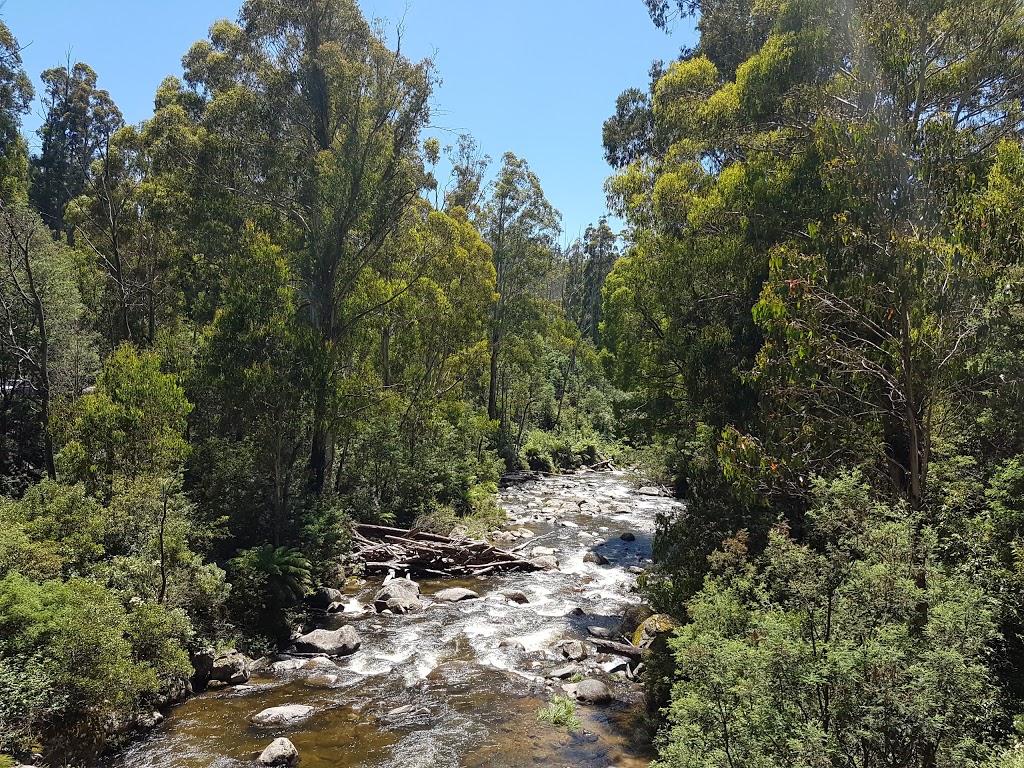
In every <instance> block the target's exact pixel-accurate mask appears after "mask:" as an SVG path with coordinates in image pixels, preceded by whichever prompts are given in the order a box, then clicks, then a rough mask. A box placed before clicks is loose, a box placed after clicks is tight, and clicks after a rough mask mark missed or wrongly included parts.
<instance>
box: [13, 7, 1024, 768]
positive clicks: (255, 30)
mask: <svg viewBox="0 0 1024 768" xmlns="http://www.w3.org/2000/svg"><path fill="white" fill-rule="evenodd" d="M633 1H634V2H637V3H638V2H639V1H640V0H633ZM644 2H645V3H646V5H647V7H648V10H649V11H650V15H651V19H652V22H653V23H654V24H656V25H658V26H661V27H664V28H665V29H666V30H668V31H671V29H672V28H673V27H674V26H675V25H679V24H682V23H686V22H687V20H692V21H693V22H695V23H696V26H697V30H698V32H699V38H698V40H697V43H696V44H695V45H694V46H693V47H692V48H686V49H683V50H682V51H681V52H680V55H679V57H678V59H677V60H675V61H672V62H654V64H653V65H652V66H651V69H650V71H649V73H647V78H646V80H644V79H643V73H637V75H638V77H637V79H638V81H639V82H640V85H639V86H638V87H636V88H631V89H629V90H627V91H626V92H624V93H623V94H622V95H621V96H620V97H619V99H618V101H617V103H616V104H609V105H608V111H609V112H610V113H613V114H611V116H610V117H609V119H608V120H607V122H606V123H605V124H604V150H605V157H606V159H607V161H608V163H609V165H610V166H611V169H612V176H611V177H610V179H609V180H608V183H607V186H606V191H607V194H608V200H609V206H610V207H611V210H612V213H613V214H614V215H615V217H616V218H615V219H612V220H611V221H609V220H607V219H605V218H601V219H599V220H598V221H597V223H595V224H594V225H593V226H591V227H590V228H588V229H587V230H586V233H585V234H584V235H583V236H582V237H581V238H580V239H578V240H577V241H575V242H572V243H570V244H566V243H565V242H564V241H563V240H562V239H561V237H562V232H561V228H560V215H559V213H558V211H557V210H556V209H555V207H554V206H553V205H552V204H551V203H550V202H549V201H548V200H547V199H546V197H545V194H544V192H543V189H542V187H541V183H540V180H539V179H538V177H537V175H536V174H535V173H534V172H533V171H532V170H531V168H530V166H529V164H528V162H527V160H525V159H523V158H521V157H518V156H516V155H515V154H513V153H511V152H506V153H505V154H504V155H503V156H502V157H501V160H500V162H495V163H492V162H491V159H490V157H488V156H487V155H486V154H485V153H484V151H483V149H482V148H481V147H480V145H479V144H478V142H477V141H476V140H475V139H474V138H473V137H471V136H468V135H464V136H461V137H459V138H458V139H457V140H455V141H453V143H452V145H451V146H442V143H441V142H440V141H439V140H438V139H436V138H433V137H428V135H427V134H428V133H429V128H430V125H431V123H430V110H431V104H432V93H433V90H434V89H435V86H436V85H437V82H438V73H437V72H436V71H435V69H434V65H433V63H432V62H431V61H430V60H424V61H419V62H416V61H411V60H409V59H408V58H406V57H405V56H404V55H402V54H401V53H399V52H397V51H396V50H393V49H392V48H391V47H389V44H388V42H387V39H386V37H385V36H384V35H383V33H382V32H381V30H380V29H379V28H378V27H376V26H375V25H372V24H370V23H368V22H367V21H366V20H365V19H364V17H363V15H362V13H361V12H360V10H359V8H358V6H357V4H356V2H355V0H303V2H286V1H285V0H246V2H244V4H243V5H242V8H241V11H240V14H239V17H238V19H237V21H236V22H228V21H218V22H216V23H215V24H214V25H213V26H212V27H211V28H210V33H209V38H208V39H206V40H202V41H199V42H197V43H195V45H193V46H192V48H191V49H190V50H188V51H187V52H186V53H185V55H184V58H183V60H182V61H183V75H182V77H181V78H178V77H169V78H167V79H166V80H165V81H164V82H163V84H162V85H161V86H160V88H159V90H158V92H157V93H156V95H155V100H154V112H153V114H152V116H151V117H150V118H149V119H147V120H145V121H144V122H142V123H141V124H139V125H127V124H126V123H125V121H124V119H123V117H122V115H121V113H120V111H119V110H118V107H117V105H116V104H115V103H114V102H113V100H112V99H111V97H110V95H109V94H108V93H107V92H106V91H104V90H103V89H102V88H101V87H100V85H99V83H100V81H101V75H102V73H100V74H97V73H96V72H94V71H93V70H92V69H91V68H90V67H89V66H88V65H87V64H86V63H81V62H79V63H72V62H71V61H70V60H69V61H68V62H67V63H66V64H62V65H58V66H56V67H55V68H53V69H49V70H47V71H45V72H43V73H42V74H41V82H42V89H43V90H42V92H41V94H40V96H41V102H42V104H43V109H44V112H45V119H44V121H43V124H42V126H41V128H40V129H39V131H38V141H33V142H31V144H32V145H34V146H35V145H37V146H38V150H37V151H35V150H30V148H29V147H30V142H29V141H28V138H27V137H26V136H24V135H23V133H22V124H21V121H22V118H23V116H24V115H25V114H26V113H27V111H28V109H29V106H30V104H31V103H32V100H33V98H34V97H35V92H34V88H33V84H32V80H31V78H30V77H29V74H28V73H26V72H25V70H24V67H23V65H22V61H21V56H20V50H21V49H20V47H19V44H18V41H17V39H16V37H15V35H16V34H17V30H9V29H8V28H7V27H6V26H5V25H4V24H3V23H2V22H0V252H2V256H0V307H2V310H3V311H2V313H0V324H2V327H0V765H2V764H5V760H6V759H7V758H5V757H4V755H9V756H10V758H11V759H12V760H21V761H29V760H31V759H33V755H35V756H36V758H35V759H36V762H41V763H43V764H47V765H52V766H57V765H69V764H88V763H90V762H91V761H93V760H95V758H96V757H97V756H98V755H99V754H100V753H101V752H102V751H103V749H105V748H106V747H107V746H108V744H107V742H108V741H109V740H111V739H113V740H114V741H116V738H117V736H118V735H124V734H126V733H127V731H128V729H126V728H119V727H118V725H119V724H126V723H129V722H131V721H132V719H133V718H134V717H136V716H137V715H138V714H139V713H143V712H151V711H152V710H153V708H154V707H155V706H159V703H160V702H161V701H166V700H167V697H168V696H169V695H170V694H169V691H171V690H172V689H174V687H175V686H176V685H179V684H180V681H184V680H187V679H188V678H189V677H190V675H191V674H192V671H193V668H192V661H191V660H190V654H194V653H195V652H197V651H198V650H199V649H201V648H204V647H206V646H215V647H219V648H220V647H228V646H229V645H234V646H237V647H239V648H242V649H243V650H245V651H247V652H248V653H250V654H251V655H253V656H256V655H259V654H262V653H270V652H272V651H273V650H274V649H275V648H276V646H277V644H278V643H279V642H282V641H284V640H287V638H288V635H289V632H290V631H291V629H292V627H293V626H294V616H295V614H296V612H297V611H299V610H301V603H302V599H303V597H304V596H306V595H308V594H309V593H310V592H311V591H312V590H313V588H315V587H319V586H331V587H333V586H340V585H342V584H343V583H344V581H345V579H346V577H347V576H349V575H351V572H350V571H349V570H346V559H345V556H346V552H347V551H348V550H349V548H350V541H349V536H350V533H349V531H350V526H349V523H350V522H352V521H359V522H368V523H382V524H396V525H404V526H410V525H416V526H419V527H423V528H429V529H433V530H436V531H439V532H442V533H447V532H448V531H450V530H451V529H452V528H453V527H455V526H457V525H458V526H460V527H465V528H466V529H467V530H479V531H483V530H488V529H489V528H492V527H494V526H495V525H498V524H500V521H501V520H502V518H503V516H504V513H503V512H502V511H501V509H500V508H499V507H498V505H497V503H496V492H497V486H498V482H499V479H500V476H501V475H502V474H503V473H505V472H510V471H515V470H520V469H525V468H531V469H533V470H537V471H544V472H557V471H561V470H571V469H574V468H578V467H580V466H584V465H592V464H596V463H598V462H600V461H601V460H603V459H604V458H605V457H607V456H611V455H613V454H618V453H619V452H622V451H628V452H629V453H628V455H629V457H630V459H631V460H632V461H635V462H637V463H638V464H640V465H642V467H643V470H644V472H645V473H646V474H647V476H648V477H649V478H652V479H653V480H657V481H661V482H664V483H665V484H666V485H670V486H671V487H673V488H674V489H675V491H676V494H677V495H678V496H679V497H680V498H681V499H683V500H684V501H685V509H684V511H683V512H681V513H679V514H676V515H672V516H665V517H662V518H661V519H660V520H659V528H658V531H657V536H656V538H655V542H654V554H655V558H654V563H653V565H652V566H651V568H649V569H648V570H647V572H646V573H644V574H643V576H641V587H642V590H643V593H644V596H645V598H646V599H647V600H648V601H649V602H650V604H651V605H652V606H653V608H654V609H656V610H657V611H658V612H659V613H662V614H668V615H669V616H671V617H674V619H676V620H677V621H678V622H679V628H678V629H677V630H675V631H674V633H673V635H672V637H671V638H670V639H669V640H668V641H667V644H666V646H665V647H664V648H662V649H661V651H660V652H659V655H658V657H657V659H656V660H655V661H651V662H650V663H649V665H648V671H647V674H646V681H645V682H646V686H647V690H648V700H649V702H650V709H651V712H652V718H653V719H654V722H655V724H656V727H657V729H658V737H657V747H658V750H659V754H660V757H659V761H658V763H657V765H659V766H664V768H670V767H671V768H784V767H785V768H824V767H826V766H828V767H834V768H840V767H842V768H960V767H962V766H982V767H987V768H1019V767H1020V766H1022V765H1024V749H1021V748H1020V747H1018V744H1019V743H1020V740H1022V739H1024V390H1022V384H1024V247H1022V232H1024V144H1022V140H1024V109H1022V96H1024V7H1022V5H1021V3H1020V0H847V1H846V2H835V0H644ZM451 76H457V73H451ZM440 167H444V168H448V167H451V168H452V172H451V174H450V176H449V177H448V178H438V176H439V175H440V173H439V170H438V169H439V168H440ZM616 221H623V222H625V225H626V229H625V231H624V232H623V233H622V234H621V235H620V234H619V233H617V232H616V231H615V229H616Z"/></svg>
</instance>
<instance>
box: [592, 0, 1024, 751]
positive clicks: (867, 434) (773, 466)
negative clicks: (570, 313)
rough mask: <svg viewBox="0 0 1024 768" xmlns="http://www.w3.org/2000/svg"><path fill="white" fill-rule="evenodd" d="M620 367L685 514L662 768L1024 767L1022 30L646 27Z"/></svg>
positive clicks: (954, 14) (697, 12)
mask: <svg viewBox="0 0 1024 768" xmlns="http://www.w3.org/2000/svg"><path fill="white" fill-rule="evenodd" d="M647 5H648V7H649V9H650V11H651V15H652V18H653V20H654V21H655V22H656V23H657V24H659V25H663V26H668V27H671V26H672V25H673V24H675V23H679V22H680V20H681V19H684V18H687V17H690V18H693V19H695V20H697V27H698V30H699V32H700V37H699V41H698V42H697V44H696V46H695V47H693V48H692V49H688V50H684V51H683V53H682V55H681V57H680V58H679V60H677V61H674V62H671V63H664V64H656V65H655V66H654V67H653V68H652V71H651V73H650V80H649V81H648V82H646V83H644V84H642V85H641V86H640V87H638V88H635V89H632V90H629V91H627V92H625V93H623V95H622V96H621V97H620V99H619V102H618V105H617V110H616V112H615V114H614V115H613V116H612V117H611V118H610V119H609V120H608V122H607V123H606V124H605V143H606V153H607V158H608V161H609V162H610V163H611V164H612V165H613V166H615V167H616V168H617V172H616V173H615V175H614V177H613V178H612V179H611V180H610V181H609V185H608V189H609V193H610V196H611V199H612V200H613V201H614V203H615V205H616V207H617V210H618V212H619V213H620V214H621V215H623V216H624V217H625V218H626V219H627V220H628V221H629V223H630V225H631V228H632V231H631V237H630V240H631V242H630V245H629V248H628V251H627V254H626V258H624V259H623V260H621V261H620V262H619V263H618V264H617V265H616V267H615V269H614V271H613V272H612V274H611V277H610V279H609V284H608V286H607V288H606V292H605V308H604V313H605V318H606V320H605V329H604V333H603V338H604V340H605V342H606V343H607V344H608V345H609V346H610V348H611V349H612V351H613V352H614V353H615V354H614V364H615V367H616V372H617V379H618V383H619V384H620V386H622V387H624V388H627V389H629V390H631V392H632V395H631V397H632V398H634V399H635V401H636V403H638V404H640V405H641V408H640V412H641V414H642V419H641V420H640V422H639V423H638V424H636V426H635V428H636V429H638V430H649V431H651V432H652V433H653V434H657V435H660V437H661V440H662V442H663V443H664V444H665V445H666V447H667V449H668V450H669V451H670V452H671V456H672V459H671V461H670V465H669V469H670V470H671V471H672V472H673V473H674V475H675V476H676V478H677V489H678V491H679V492H680V493H681V494H682V495H683V496H684V497H685V498H686V500H687V509H686V512H685V513H684V514H681V515H679V516H677V517H675V518H674V519H664V520H663V521H662V524H661V529H660V531H659V536H658V539H657V540H656V543H655V546H656V554H657V556H656V565H655V569H654V571H653V572H652V573H650V574H648V578H647V590H648V592H649V595H650V597H651V598H652V599H653V600H654V601H655V602H656V603H657V605H658V606H659V607H660V608H661V609H662V610H664V611H667V612H669V613H671V614H673V615H675V616H676V617H677V618H679V619H681V620H683V621H685V622H686V625H685V627H684V628H683V629H681V630H680V631H679V632H678V633H676V635H675V637H674V639H672V640H671V641H670V643H669V645H670V654H669V658H667V659H666V660H665V662H664V668H663V670H662V673H661V675H660V676H658V677H656V678H653V679H652V680H651V681H650V682H651V684H652V686H653V687H654V688H655V689H658V692H659V693H660V695H661V696H662V697H664V698H663V701H665V702H666V703H667V709H666V710H665V711H664V715H665V718H666V719H665V723H664V728H663V731H662V737H661V743H660V749H661V755H662V757H661V762H660V763H659V764H660V765H664V766H680V767H683V766H686V767H687V768H696V767H697V766H709V767H710V766H730V768H736V767H738V766H858V767H860V768H868V767H872V768H873V767H874V766H921V767H922V768H931V767H934V766H950V767H952V766H967V765H988V764H989V761H994V763H995V764H998V765H1006V766H1010V765H1012V766H1016V765H1019V764H1020V752H1019V751H1013V750H1011V751H1008V752H1006V753H1003V752H1002V750H1003V749H1006V748H1009V747H1012V745H1013V744H1014V743H1015V740H1016V738H1017V736H1018V731H1017V728H1018V727H1019V722H1020V721H1019V719H1018V717H1019V715H1020V714H1021V713H1022V696H1024V655H1022V651H1024V647H1022V631H1024V624H1022V609H1024V603H1022V601H1021V595H1022V592H1021V586H1022V584H1021V574H1022V573H1024V561H1022V559H1021V558H1022V548H1021V543H1022V541H1024V539H1022V535H1024V528H1022V523H1024V518H1022V513H1024V420H1022V414H1024V410H1022V394H1024V393H1022V389H1021V385H1022V379H1021V374H1022V373H1024V370H1022V363H1024V351H1022V344H1021V342H1022V331H1024V281H1022V277H1024V261H1022V250H1021V231H1022V230H1021V225H1022V220H1021V200H1022V194H1024V154H1022V148H1021V138H1022V134H1021V131H1022V127H1024V124H1022V112H1021V103H1020V97H1021V93H1022V87H1024V9H1022V7H1021V5H1020V3H1019V2H1017V0H942V1H940V2H932V1H931V0H928V1H926V2H918V1H917V0H909V1H907V0H903V1H901V2H885V1H883V2H861V0H853V2H848V3H836V2H830V1H827V0H826V1H822V0H792V1H789V0H784V1H783V2H749V1H746V0H740V2H712V1H711V0H692V1H686V2H684V1H683V0H679V2H668V1H667V0H666V1H665V2H661V1H660V0H647Z"/></svg>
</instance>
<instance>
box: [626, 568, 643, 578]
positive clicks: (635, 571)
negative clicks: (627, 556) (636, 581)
mask: <svg viewBox="0 0 1024 768" xmlns="http://www.w3.org/2000/svg"><path fill="white" fill-rule="evenodd" d="M626 572H627V573H631V574H633V575H634V576H639V575H640V574H641V573H643V572H644V569H643V568H641V567H640V566H639V565H631V566H629V568H627V569H626Z"/></svg>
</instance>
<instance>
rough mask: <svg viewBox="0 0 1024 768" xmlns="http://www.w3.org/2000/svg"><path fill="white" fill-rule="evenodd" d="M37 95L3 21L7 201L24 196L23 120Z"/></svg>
mask: <svg viewBox="0 0 1024 768" xmlns="http://www.w3.org/2000/svg"><path fill="white" fill-rule="evenodd" d="M34 95H35V92H34V89H33V88H32V81H31V80H30V79H29V77H28V75H27V74H26V73H25V67H24V65H23V64H22V61H21V46H20V45H18V41H17V39H15V37H14V35H12V34H11V30H10V29H8V27H7V25H6V24H4V23H3V21H0V188H2V191H3V197H4V198H5V199H9V198H10V197H11V196H12V195H13V194H15V192H16V191H18V190H19V189H20V193H21V194H22V195H24V185H25V181H26V179H27V171H26V165H25V164H26V160H27V157H28V151H27V147H26V145H25V141H24V139H22V138H21V133H20V129H21V118H22V116H23V115H25V114H26V113H27V112H28V110H29V105H30V104H31V103H32V98H33V96H34Z"/></svg>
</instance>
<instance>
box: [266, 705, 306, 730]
mask: <svg viewBox="0 0 1024 768" xmlns="http://www.w3.org/2000/svg"><path fill="white" fill-rule="evenodd" d="M312 714H313V708H312V707H307V706H306V705H305V704H285V705H284V706H281V707H270V708H269V709H264V710H263V711H262V712H258V713H256V714H255V715H253V716H252V722H253V725H261V726H264V727H267V726H272V725H296V724H298V723H301V722H302V721H303V720H306V719H307V718H308V717H309V716H310V715H312Z"/></svg>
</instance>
